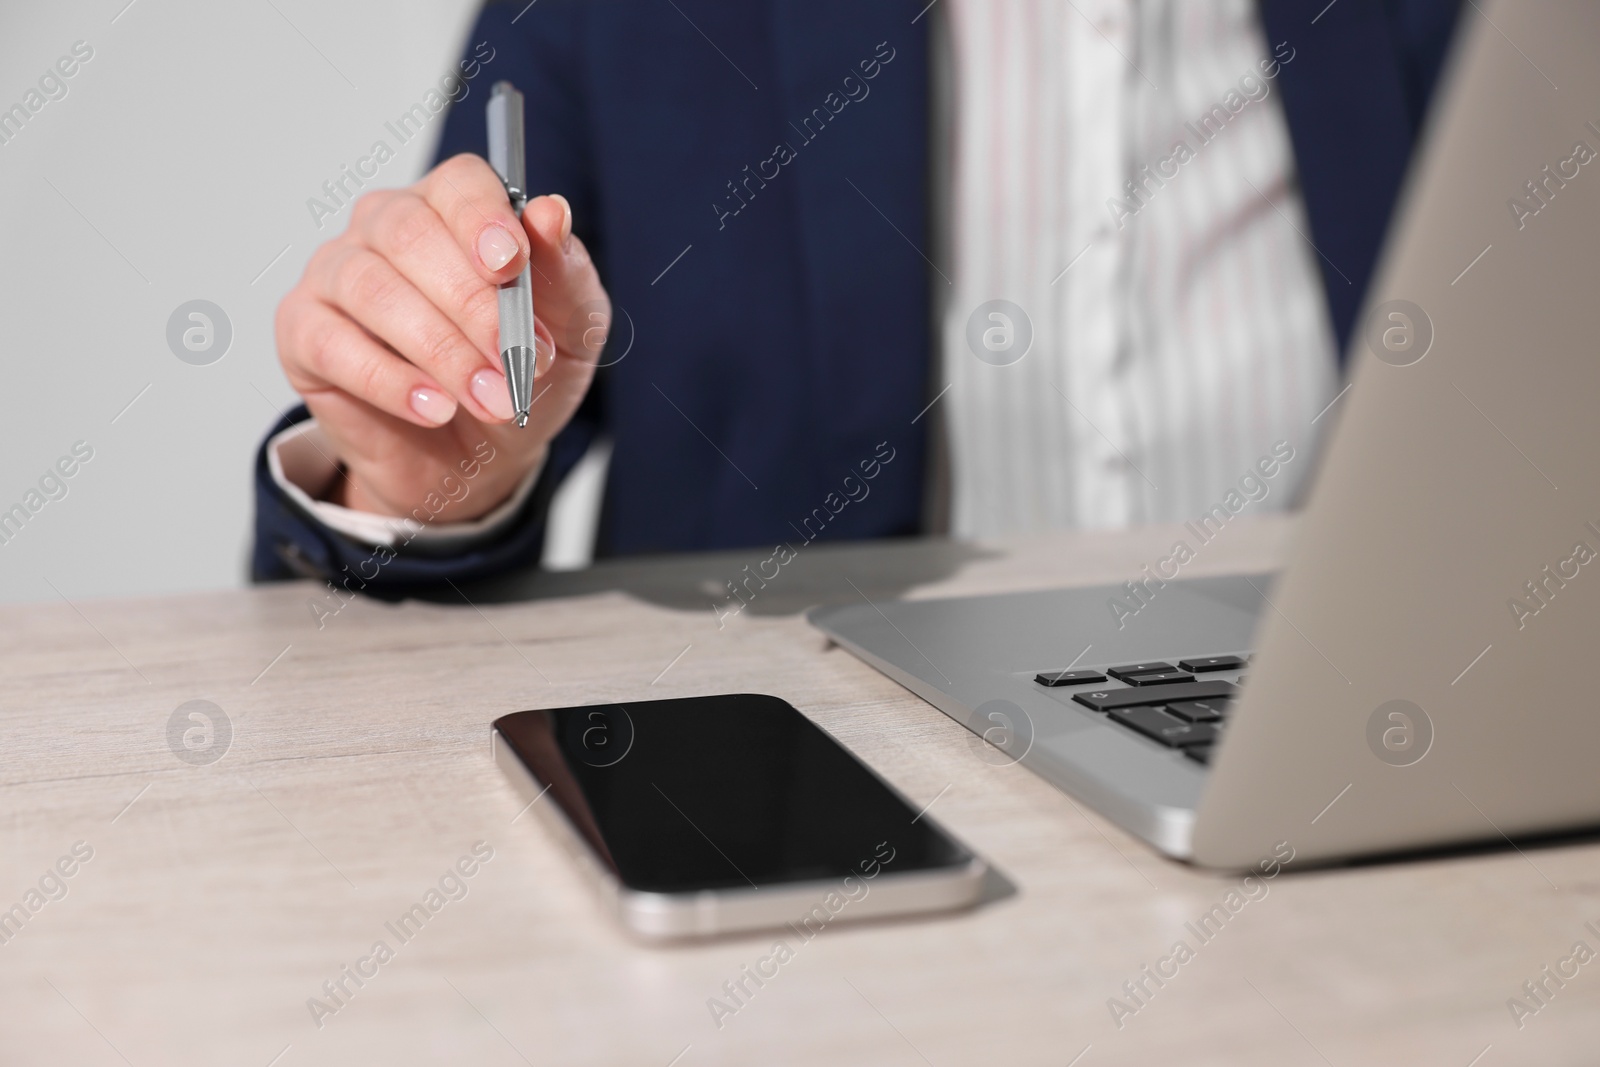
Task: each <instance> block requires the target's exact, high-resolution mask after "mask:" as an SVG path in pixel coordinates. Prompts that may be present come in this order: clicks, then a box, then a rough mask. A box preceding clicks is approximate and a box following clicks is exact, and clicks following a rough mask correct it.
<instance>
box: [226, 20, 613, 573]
mask: <svg viewBox="0 0 1600 1067" xmlns="http://www.w3.org/2000/svg"><path fill="white" fill-rule="evenodd" d="M584 17H585V12H584V10H583V4H582V3H581V2H578V0H541V2H540V3H538V4H537V5H530V4H527V3H526V0H521V2H508V3H490V4H488V5H486V6H485V7H484V8H483V10H482V11H481V12H479V15H478V18H477V21H476V23H475V24H474V26H473V29H472V32H471V34H470V35H469V37H468V39H467V43H466V47H465V48H464V49H463V52H462V59H461V61H460V63H459V64H458V65H457V67H456V68H455V69H456V70H457V71H459V72H460V73H461V76H462V78H463V81H464V84H465V86H466V92H465V94H464V95H462V96H460V97H458V98H457V99H456V101H455V103H454V104H453V105H452V107H451V108H450V110H449V111H448V112H447V113H446V115H445V119H444V123H445V125H444V130H443V133H442V134H441V136H440V140H439V149H438V153H437V156H436V162H437V160H442V159H447V158H449V157H451V156H454V155H457V154H459V153H461V152H474V153H477V154H479V155H482V154H484V153H485V151H486V148H487V145H486V143H485V142H486V136H487V135H486V132H485V127H484V119H483V101H484V100H486V99H487V98H488V95H489V87H490V86H491V85H493V84H494V82H496V81H499V80H502V79H504V80H508V81H510V82H512V83H513V84H515V85H516V86H517V88H518V89H520V90H521V91H522V93H523V94H524V96H525V97H526V100H527V106H526V108H525V111H526V116H527V118H526V121H527V144H528V184H529V188H530V190H531V192H532V194H533V195H539V194H541V193H548V192H559V193H561V194H563V195H564V196H566V197H567V199H568V201H570V202H571V204H572V209H573V220H574V221H573V228H574V230H575V231H576V232H577V234H578V237H579V238H580V239H581V240H582V241H583V242H584V243H585V244H586V245H587V246H588V247H589V248H590V249H591V251H592V252H593V253H594V257H593V258H594V260H595V262H596V265H597V267H599V266H600V260H601V257H600V255H599V249H600V247H601V242H600V235H599V234H598V233H596V232H595V231H594V228H593V220H595V219H596V217H597V216H598V207H597V205H596V203H595V199H596V198H595V195H594V183H593V181H592V180H591V174H592V169H591V166H590V160H591V151H590V144H589V140H588V138H587V136H586V130H587V121H586V115H585V104H584V98H583V92H582V80H581V72H582V69H583V68H582V64H581V59H582V55H581V42H582V38H583V34H582V30H583V19H584ZM601 276H602V277H604V271H603V268H602V274H601ZM547 325H550V324H547ZM602 406H603V399H602V397H601V396H600V394H599V390H597V389H591V392H590V395H589V396H588V397H587V398H585V400H584V402H583V404H582V405H581V406H580V408H579V410H578V412H577V414H576V415H575V416H574V417H573V420H572V422H571V423H569V424H568V425H567V427H566V428H565V429H563V430H562V431H561V432H560V433H559V434H557V436H556V438H555V440H553V441H552V442H551V446H550V454H549V458H548V459H547V460H546V462H545V467H544V472H543V473H542V474H541V475H540V477H539V480H538V482H537V484H536V485H535V487H534V490H533V492H532V494H531V495H530V496H529V498H528V500H527V502H526V503H525V504H524V506H523V507H522V509H521V510H520V511H519V513H518V514H517V515H516V517H515V518H514V519H513V520H512V521H511V522H509V523H508V524H507V525H506V527H505V529H503V530H502V531H501V533H500V535H499V536H497V537H495V538H493V539H492V540H490V541H487V542H483V543H479V544H474V545H472V546H471V547H470V548H468V549H465V550H463V551H461V552H460V553H457V554H454V555H439V554H436V553H428V554H424V553H422V552H418V551H408V550H407V549H406V548H404V547H401V548H398V549H394V550H389V549H374V547H373V546H371V545H366V544H363V543H361V542H359V541H357V540H355V539H353V538H350V537H348V536H346V535H344V534H342V533H339V532H338V531H335V530H333V529H331V528H329V527H328V526H327V525H325V524H324V523H322V522H320V521H318V520H317V519H316V518H315V517H313V516H311V515H310V514H308V513H306V511H305V510H304V509H303V508H301V507H299V506H298V505H297V504H296V503H295V502H294V501H293V500H291V499H290V498H289V497H288V495H287V494H285V493H284V491H283V490H282V488H281V487H279V486H278V485H277V483H276V482H275V481H274V480H273V478H272V475H271V473H270V471H269V470H268V466H267V457H266V442H267V441H268V440H270V439H271V438H272V437H273V436H274V435H276V434H277V433H279V432H280V431H282V430H283V429H285V428H287V427H289V426H292V425H294V424H295V423H298V422H301V421H303V420H305V419H307V418H309V417H310V415H309V413H308V412H307V410H306V408H305V406H304V405H300V406H298V407H296V408H295V409H294V410H292V411H290V412H288V413H287V414H286V415H284V416H283V417H282V418H281V419H280V420H279V421H278V422H277V424H276V425H274V426H273V427H272V429H271V430H270V431H269V432H268V433H267V435H266V437H265V438H263V440H262V442H261V445H260V447H258V448H257V450H256V457H255V472H254V477H255V494H254V495H255V509H256V510H255V529H254V543H253V546H252V549H251V554H250V577H251V580H252V581H257V582H266V581H281V580H287V579H292V578H322V579H326V580H328V581H331V582H333V583H335V584H338V585H343V586H345V587H346V588H349V589H351V590H352V591H367V592H373V593H380V594H381V593H382V592H384V591H386V590H389V591H398V590H401V589H404V588H405V587H408V586H418V585H432V584H438V583H443V582H445V581H457V580H465V579H469V578H479V577H484V576H487V575H492V574H495V573H500V572H504V571H507V570H512V569H516V568H522V567H527V566H533V565H536V564H537V563H538V561H539V556H540V553H541V551H542V549H543V547H544V533H545V520H546V517H547V516H548V513H549V507H550V499H551V497H552V495H553V494H554V492H555V489H556V487H557V486H558V485H559V484H560V483H561V481H562V479H564V478H565V477H566V475H567V474H568V472H570V471H571V470H572V468H573V467H574V466H575V465H576V464H577V462H578V460H579V459H581V458H582V457H583V454H584V452H585V451H587V449H588V447H589V445H590V444H591V443H592V441H593V440H594V438H595V436H596V434H597V431H598V426H599V423H600V418H601V410H602Z"/></svg>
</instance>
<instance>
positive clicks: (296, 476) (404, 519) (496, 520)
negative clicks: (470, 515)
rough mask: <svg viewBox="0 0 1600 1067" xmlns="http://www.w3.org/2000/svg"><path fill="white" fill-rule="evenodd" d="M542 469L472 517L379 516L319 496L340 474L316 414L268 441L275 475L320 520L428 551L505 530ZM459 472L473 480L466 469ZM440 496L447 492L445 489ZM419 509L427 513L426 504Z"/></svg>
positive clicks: (377, 540)
mask: <svg viewBox="0 0 1600 1067" xmlns="http://www.w3.org/2000/svg"><path fill="white" fill-rule="evenodd" d="M543 469H544V464H542V463H541V464H540V465H539V466H537V467H535V468H534V469H533V470H531V471H529V472H528V474H527V476H526V477H524V478H523V480H522V482H521V484H519V485H518V486H517V489H516V492H514V493H512V494H511V496H510V498H509V499H507V500H506V502H505V503H503V504H501V505H500V506H499V507H497V508H495V509H494V510H493V511H491V512H489V513H488V514H487V515H483V516H480V517H479V518H476V519H472V520H471V521H468V522H428V521H425V520H421V519H418V518H416V517H415V516H414V515H406V516H399V515H378V514H374V513H373V512H370V511H357V510H355V509H353V508H347V507H344V506H342V505H340V504H333V503H330V502H328V501H326V500H318V499H317V497H319V496H321V495H322V494H323V493H326V492H327V491H328V488H329V486H331V485H332V484H333V481H334V479H335V478H337V477H338V476H339V465H338V464H337V463H335V462H334V460H333V445H332V443H331V442H330V441H329V440H328V437H327V435H326V434H325V433H323V432H322V427H321V426H318V425H317V420H316V419H307V420H305V421H304V422H297V423H295V424H294V425H293V426H291V427H289V428H288V429H286V430H284V431H282V432H281V433H278V434H275V435H273V437H272V439H271V440H269V441H268V442H267V470H268V471H269V472H270V473H271V475H272V480H273V481H274V482H276V483H277V485H278V488H279V489H282V490H283V491H284V493H285V494H286V495H287V496H288V497H289V499H290V500H293V501H294V502H295V503H296V504H298V505H300V507H301V508H302V509H304V510H305V512H306V513H307V514H309V515H311V516H312V517H313V518H315V519H316V520H317V521H318V522H320V523H322V524H323V525H324V526H326V527H328V528H329V529H330V530H335V531H337V532H339V533H342V534H344V535H345V536H346V537H350V538H353V539H355V540H357V541H360V542H361V543H363V544H367V545H372V546H374V547H377V546H380V545H381V546H384V547H387V548H393V547H395V546H396V545H399V544H405V545H416V546H426V551H427V553H428V554H430V555H433V554H450V553H455V552H462V551H465V550H467V549H469V548H472V547H473V546H475V545H478V544H481V543H483V542H485V541H488V540H491V539H492V538H494V536H495V535H497V534H499V533H501V532H502V531H503V530H504V529H505V528H506V527H507V526H509V525H510V524H511V520H512V519H513V518H514V517H515V516H516V514H517V512H518V511H519V510H520V509H521V508H522V505H523V504H524V503H526V502H527V499H528V495H529V494H530V493H532V492H533V486H534V483H535V482H537V481H538V480H539V474H540V472H541V471H542V470H543ZM460 477H461V481H462V482H463V483H464V484H467V485H471V480H470V479H469V478H467V477H466V474H465V472H463V473H462V475H461V476H460ZM438 495H440V496H443V495H444V490H443V489H441V490H440V491H439V494H438ZM418 510H420V511H421V512H422V513H423V514H424V515H426V514H427V513H428V510H427V508H426V507H421V508H419V509H418Z"/></svg>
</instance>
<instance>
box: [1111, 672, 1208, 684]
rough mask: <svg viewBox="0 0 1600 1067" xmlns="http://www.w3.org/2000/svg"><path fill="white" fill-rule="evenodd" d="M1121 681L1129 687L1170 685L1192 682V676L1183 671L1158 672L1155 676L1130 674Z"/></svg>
mask: <svg viewBox="0 0 1600 1067" xmlns="http://www.w3.org/2000/svg"><path fill="white" fill-rule="evenodd" d="M1123 681H1125V682H1127V683H1128V684H1129V685H1171V684H1172V683H1173V682H1192V681H1194V675H1192V674H1188V673H1186V672H1184V671H1159V672H1157V673H1156V674H1130V675H1128V677H1126V678H1124V679H1123Z"/></svg>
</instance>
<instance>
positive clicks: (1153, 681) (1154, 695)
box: [1034, 656, 1249, 765]
mask: <svg viewBox="0 0 1600 1067" xmlns="http://www.w3.org/2000/svg"><path fill="white" fill-rule="evenodd" d="M1248 662H1249V657H1247V656H1201V657H1197V658H1194V659H1181V660H1179V661H1178V662H1177V665H1176V666H1174V665H1173V664H1171V663H1166V662H1163V661H1155V660H1152V661H1151V662H1148V663H1129V664H1126V665H1124V666H1119V667H1108V668H1106V670H1105V671H1103V672H1102V671H1096V670H1077V671H1074V670H1067V671H1043V672H1041V673H1039V674H1037V675H1035V676H1034V681H1035V682H1037V683H1038V684H1039V685H1043V686H1048V687H1050V688H1052V689H1055V688H1061V687H1072V688H1073V689H1075V690H1077V691H1076V692H1074V693H1073V694H1072V699H1073V700H1074V701H1075V702H1076V703H1079V704H1082V705H1083V706H1084V707H1086V708H1088V709H1090V710H1091V711H1098V712H1101V713H1103V714H1104V715H1105V716H1106V718H1107V719H1109V720H1110V721H1112V722H1114V723H1117V724H1119V725H1121V726H1125V727H1127V728H1128V729H1130V730H1133V731H1134V732H1135V733H1139V734H1142V735H1143V736H1145V737H1148V738H1150V739H1151V740H1152V741H1156V742H1158V743H1160V744H1162V745H1165V746H1167V747H1168V748H1173V749H1177V750H1179V751H1180V752H1182V753H1183V754H1184V755H1185V756H1187V757H1189V758H1190V759H1192V760H1194V761H1195V762H1197V763H1203V764H1207V765H1209V764H1210V762H1211V753H1212V750H1213V747H1214V746H1215V744H1216V742H1217V741H1218V739H1219V738H1220V737H1221V736H1222V734H1221V731H1222V729H1223V727H1225V726H1226V725H1227V722H1228V709H1229V707H1230V706H1231V702H1232V701H1233V698H1234V697H1235V696H1236V695H1237V694H1238V692H1239V688H1238V686H1237V685H1235V684H1234V683H1233V682H1226V681H1223V680H1222V679H1220V678H1209V679H1208V678H1204V677H1197V675H1199V676H1203V675H1206V674H1210V673H1212V672H1214V671H1237V670H1242V669H1243V668H1244V667H1245V666H1246V664H1247V663H1248ZM1107 675H1109V676H1110V677H1111V678H1115V679H1116V680H1117V681H1119V682H1121V683H1122V686H1121V687H1115V688H1113V687H1111V686H1108V685H1106V684H1105V683H1106V679H1107ZM1239 680H1240V681H1243V680H1244V679H1243V678H1240V679H1239Z"/></svg>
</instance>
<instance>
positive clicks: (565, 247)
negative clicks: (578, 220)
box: [550, 193, 572, 252]
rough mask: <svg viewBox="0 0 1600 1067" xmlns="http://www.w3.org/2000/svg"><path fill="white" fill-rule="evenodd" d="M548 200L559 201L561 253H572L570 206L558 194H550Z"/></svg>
mask: <svg viewBox="0 0 1600 1067" xmlns="http://www.w3.org/2000/svg"><path fill="white" fill-rule="evenodd" d="M550 199H552V200H559V201H561V242H560V243H561V251H563V252H570V251H572V205H571V204H569V203H567V198H566V197H564V196H562V195H561V194H560V193H551V194H550Z"/></svg>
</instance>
